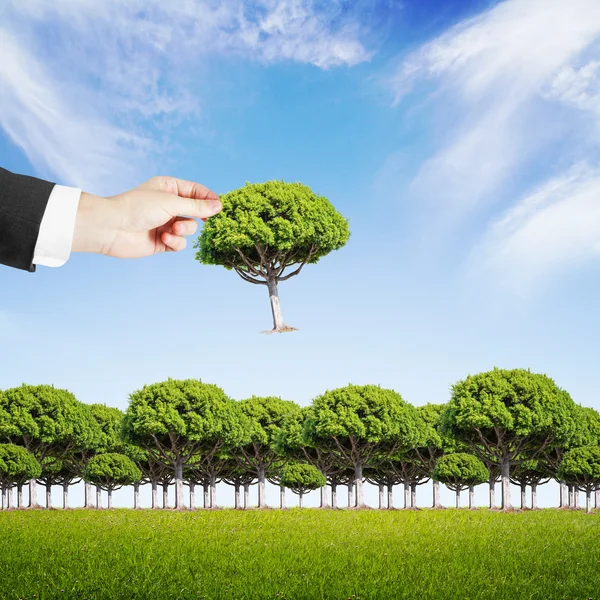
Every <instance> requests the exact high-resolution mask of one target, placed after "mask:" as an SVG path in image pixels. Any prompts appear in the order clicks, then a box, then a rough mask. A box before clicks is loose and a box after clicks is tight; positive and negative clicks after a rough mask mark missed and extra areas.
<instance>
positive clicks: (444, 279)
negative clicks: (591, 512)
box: [0, 0, 600, 505]
mask: <svg viewBox="0 0 600 600" xmlns="http://www.w3.org/2000/svg"><path fill="white" fill-rule="evenodd" d="M141 7H142V4H140V3H139V2H137V1H135V0H106V1H105V2H102V3H95V2H87V1H85V2H80V1H76V0H54V1H53V2H48V1H44V0H29V1H28V2H20V1H18V0H3V1H2V2H0V56H2V57H3V59H2V61H0V164H1V165H2V166H3V167H5V168H7V169H9V170H12V171H14V172H19V173H25V174H30V175H35V176H38V177H42V178H46V179H50V180H52V181H54V182H57V183H60V184H63V185H72V186H76V187H80V188H82V189H84V190H85V191H87V192H90V193H93V194H97V195H110V194H115V193H118V192H121V191H124V190H126V189H129V188H131V187H134V186H135V185H137V184H139V183H141V182H142V181H144V180H145V179H147V178H149V177H151V176H153V175H173V176H176V177H180V178H184V179H190V180H195V181H199V182H201V183H203V184H205V185H206V186H207V187H209V188H210V189H212V190H213V191H215V192H217V193H226V192H228V191H230V190H232V189H235V188H238V187H240V186H242V185H243V184H244V183H245V182H246V181H251V182H259V181H265V180H268V179H284V180H286V181H301V182H303V183H305V184H306V185H309V186H310V187H311V188H312V189H313V190H314V191H315V192H317V193H319V194H321V195H324V196H326V197H327V198H329V200H330V201H331V202H332V203H333V204H334V205H335V206H336V208H337V209H338V210H339V211H340V212H341V213H342V214H343V215H344V216H346V217H347V218H349V219H350V228H351V231H352V237H351V240H350V242H349V243H348V245H347V246H346V247H345V248H343V249H342V250H340V251H338V252H336V253H334V254H332V255H330V256H327V257H325V258H323V259H322V261H321V262H320V263H319V264H318V265H311V266H308V267H306V269H305V270H304V271H303V272H302V273H301V274H300V276H298V277H295V278H293V279H291V280H289V281H287V282H285V283H283V284H282V285H281V288H280V297H281V303H282V308H283V314H284V317H285V320H286V322H287V323H289V324H290V325H293V326H295V327H297V328H298V329H299V331H298V332H295V333H292V334H283V335H273V336H264V335H259V332H260V331H262V330H264V329H268V328H270V326H271V314H270V307H269V300H268V295H267V290H266V288H264V289H263V287H262V286H252V285H249V284H247V283H245V282H243V281H242V280H241V279H240V278H239V277H237V276H236V275H235V273H233V272H228V271H226V270H225V269H222V268H219V267H209V266H203V265H200V264H199V263H198V262H197V261H196V260H195V258H194V254H195V251H194V249H193V247H192V244H191V243H189V244H188V248H187V249H186V250H185V251H184V252H182V253H177V254H167V255H162V256H156V257H150V258H145V259H140V260H131V261H123V260H118V259H112V258H105V257H102V256H92V255H73V256H72V257H71V258H70V260H69V261H68V263H67V264H66V265H65V266H63V267H61V268H58V269H52V268H44V267H39V268H38V270H37V272H36V273H35V274H31V273H26V272H20V271H17V270H12V269H9V268H6V267H4V268H2V267H0V291H1V293H0V389H6V388H9V387H13V386H17V385H20V384H21V383H23V382H26V383H30V384H35V383H52V384H54V385H56V386H59V387H64V388H68V389H69V390H70V391H72V392H73V393H74V394H75V395H76V396H77V398H79V399H80V400H82V401H84V402H89V403H92V402H102V403H106V404H108V405H112V406H117V407H119V408H121V409H125V408H126V407H127V403H128V395H129V394H130V393H131V392H132V391H134V390H136V389H139V388H140V387H141V386H143V385H144V384H146V383H152V382H155V381H161V380H164V379H166V378H168V377H173V378H189V377H193V378H200V379H202V380H203V381H206V382H211V383H216V384H217V385H219V386H221V387H222V388H223V389H224V390H225V391H226V393H227V394H229V395H230V396H231V397H233V398H236V399H242V398H246V397H249V396H251V395H275V396H281V397H283V398H286V399H291V400H295V401H296V402H298V403H299V404H301V405H306V404H308V403H309V402H310V401H311V399H312V398H314V397H315V396H316V395H318V394H320V393H322V392H324V391H325V390H327V389H333V388H336V387H339V386H343V385H346V384H348V383H355V384H367V383H375V384H380V385H382V386H384V387H390V388H393V389H395V390H396V391H398V392H400V393H401V394H402V396H403V397H404V399H405V400H407V401H409V402H412V403H413V404H415V405H420V404H424V403H426V402H435V403H440V402H446V401H447V400H448V399H449V395H450V386H451V385H452V384H453V383H455V382H456V381H458V380H460V379H462V378H464V377H465V376H466V375H468V374H469V373H477V372H480V371H484V370H488V369H491V368H493V367H494V366H498V367H503V368H515V367H523V368H530V369H531V370H532V371H535V372H542V373H546V374H547V375H549V376H551V377H552V378H553V379H554V380H555V381H556V382H557V384H558V385H559V386H561V387H563V388H565V389H567V390H568V391H569V392H570V393H571V395H572V396H573V398H574V399H575V401H576V402H578V403H580V404H583V405H586V406H593V407H595V408H597V409H600V398H599V395H598V387H599V379H600V369H599V362H600V361H599V356H600V317H599V311H598V306H599V301H600V279H599V277H598V276H599V274H600V261H599V260H598V257H599V255H600V162H599V160H598V159H599V158H600V151H599V150H600V147H599V141H598V140H599V139H600V136H599V133H600V3H598V2H597V0H505V1H504V2H492V1H490V0H486V1H484V0H454V1H452V0H443V1H442V0H425V1H424V0H418V1H417V0H406V1H404V2H398V1H394V0H387V1H378V2H376V1H357V2H346V1H342V0H339V1H328V2H319V1H310V0H261V1H258V2H241V1H238V0H229V1H227V2H214V1H201V0H195V1H194V0H186V1H184V2H178V3H174V5H172V6H171V5H169V3H164V2H155V1H150V2H146V3H144V4H143V8H141ZM190 241H191V240H190ZM272 492H274V490H272ZM123 493H124V492H123ZM224 493H227V492H224ZM421 493H423V494H425V493H427V494H429V492H425V491H423V492H420V494H421ZM274 498H276V496H274ZM478 498H479V500H480V501H481V503H484V502H485V489H484V488H482V489H481V490H478ZM367 499H368V500H369V501H370V502H371V503H373V502H375V501H376V497H375V496H374V495H373V494H372V492H370V494H369V495H368V496H367ZM514 500H515V501H516V500H517V498H514ZM399 501H400V493H399V492H398V502H399ZM422 501H423V502H426V501H427V499H423V500H422ZM448 502H451V496H450V500H449V501H448ZM556 502H557V492H555V491H554V488H552V487H551V486H548V489H547V491H546V492H540V503H541V504H548V505H551V504H556Z"/></svg>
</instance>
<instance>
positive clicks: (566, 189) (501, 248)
mask: <svg viewBox="0 0 600 600" xmlns="http://www.w3.org/2000/svg"><path fill="white" fill-rule="evenodd" d="M599 257H600V168H592V167H590V166H588V165H585V164H579V165H577V166H575V167H573V168H572V169H570V170H569V171H568V172H566V173H564V174H562V175H561V176H559V177H555V178H553V179H551V180H549V181H547V182H546V183H544V184H543V185H542V186H540V187H539V188H538V189H536V190H535V191H534V192H533V193H531V194H528V195H527V196H525V197H524V198H522V199H521V200H520V201H519V202H517V203H516V204H515V206H514V207H513V208H511V209H510V210H509V211H507V213H506V214H505V215H504V216H503V217H502V218H500V219H498V220H497V221H496V222H494V223H493V224H492V225H491V226H490V227H489V229H488V231H487V232H486V234H485V235H484V237H483V240H482V242H481V244H480V245H479V246H478V247H477V248H476V249H475V250H474V252H473V254H472V256H471V261H472V274H479V275H486V276H490V277H492V278H493V280H494V281H496V282H497V283H498V284H500V285H501V286H503V287H506V288H508V289H509V290H510V291H511V292H514V293H517V294H519V295H521V296H528V295H529V294H531V293H532V292H534V291H539V290H540V289H541V288H542V287H543V286H544V285H545V284H546V283H547V281H548V280H549V279H550V278H552V277H553V276H555V275H557V274H560V273H561V272H564V271H565V270H567V269H571V268H573V267H581V266H583V265H585V264H587V263H588V262H589V261H592V260H597V259H598V258H599Z"/></svg>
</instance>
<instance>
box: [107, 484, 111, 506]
mask: <svg viewBox="0 0 600 600" xmlns="http://www.w3.org/2000/svg"><path fill="white" fill-rule="evenodd" d="M107 495H108V508H112V488H108V492H107Z"/></svg>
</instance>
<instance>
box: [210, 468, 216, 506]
mask: <svg viewBox="0 0 600 600" xmlns="http://www.w3.org/2000/svg"><path fill="white" fill-rule="evenodd" d="M210 507H211V508H217V478H216V477H215V474H214V473H213V474H212V475H211V476H210Z"/></svg>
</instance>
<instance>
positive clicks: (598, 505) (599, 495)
mask: <svg viewBox="0 0 600 600" xmlns="http://www.w3.org/2000/svg"><path fill="white" fill-rule="evenodd" d="M595 496H596V508H600V487H598V488H596V493H595Z"/></svg>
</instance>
